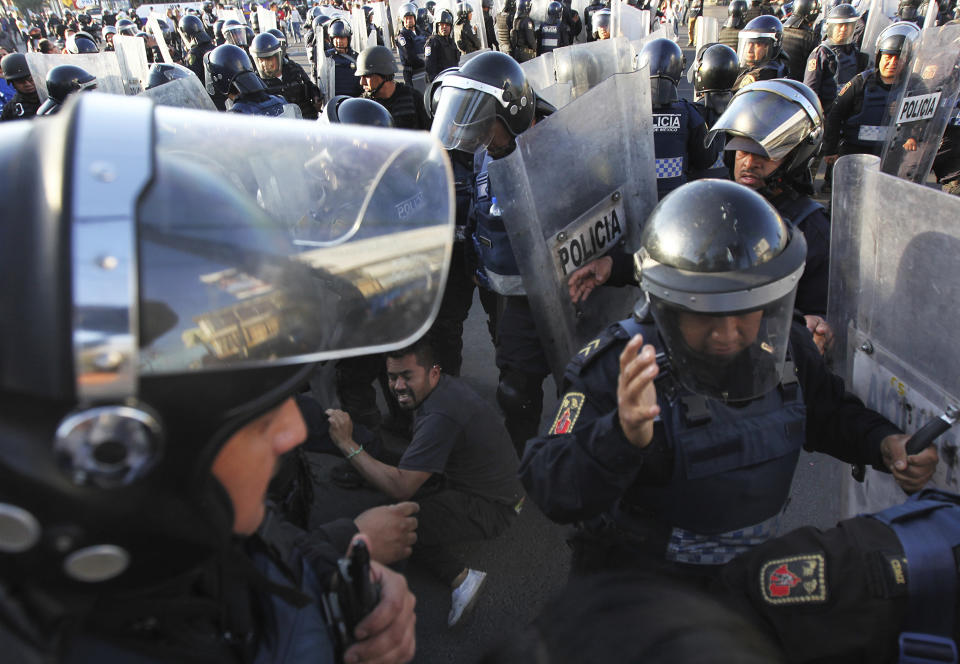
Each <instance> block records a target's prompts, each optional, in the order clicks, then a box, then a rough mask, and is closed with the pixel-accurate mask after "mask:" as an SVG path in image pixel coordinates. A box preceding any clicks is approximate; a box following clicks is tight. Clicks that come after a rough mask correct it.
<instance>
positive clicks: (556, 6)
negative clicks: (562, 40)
mask: <svg viewBox="0 0 960 664" xmlns="http://www.w3.org/2000/svg"><path fill="white" fill-rule="evenodd" d="M562 18H563V5H562V4H560V3H559V2H557V0H553V2H551V3H550V4H549V5H547V22H548V23H549V24H550V25H557V24H559V23H560V20H561V19H562Z"/></svg>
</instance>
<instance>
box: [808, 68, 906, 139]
mask: <svg viewBox="0 0 960 664" xmlns="http://www.w3.org/2000/svg"><path fill="white" fill-rule="evenodd" d="M891 101H892V100H891V99H890V86H889V85H887V84H886V83H884V82H883V81H881V80H880V77H879V76H878V75H877V72H876V70H875V69H871V70H870V71H867V72H861V73H859V74H857V75H856V76H854V77H853V78H852V79H851V80H850V82H849V83H847V84H846V85H845V86H843V88H842V89H841V90H840V94H839V95H838V96H837V99H836V102H834V105H833V108H831V109H830V113H829V114H828V115H827V118H826V123H825V126H824V137H823V154H825V155H830V154H840V155H846V154H857V153H862V154H875V155H877V156H879V155H880V153H881V152H882V151H883V146H884V142H885V140H886V137H887V127H885V126H884V125H883V122H884V120H885V118H886V114H887V106H888V105H889V103H890V102H891Z"/></svg>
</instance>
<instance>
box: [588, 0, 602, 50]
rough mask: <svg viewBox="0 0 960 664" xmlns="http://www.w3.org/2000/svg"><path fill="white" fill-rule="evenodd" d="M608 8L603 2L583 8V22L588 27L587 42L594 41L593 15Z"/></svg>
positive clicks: (592, 3)
mask: <svg viewBox="0 0 960 664" xmlns="http://www.w3.org/2000/svg"><path fill="white" fill-rule="evenodd" d="M606 8H607V6H606V5H604V4H603V3H602V2H591V3H590V4H589V5H587V6H586V7H584V8H583V22H584V23H585V24H586V26H587V41H594V37H593V33H594V29H593V15H594V14H595V13H596V12H598V11H600V10H601V9H606Z"/></svg>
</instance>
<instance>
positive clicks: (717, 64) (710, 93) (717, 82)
mask: <svg viewBox="0 0 960 664" xmlns="http://www.w3.org/2000/svg"><path fill="white" fill-rule="evenodd" d="M739 73H740V63H739V62H738V61H737V53H736V51H734V50H733V49H732V48H730V47H729V46H727V45H726V44H711V45H710V46H708V47H707V48H705V49H703V50H702V51H701V52H700V56H699V57H698V58H697V64H696V70H695V71H694V74H693V90H694V93H695V94H696V96H697V97H698V98H700V97H702V98H703V102H704V103H705V104H706V105H707V106H709V107H710V108H712V109H713V110H714V111H715V112H717V113H723V111H724V110H726V108H727V104H729V103H730V98H731V97H732V96H733V85H734V83H736V80H737V76H738V74H739Z"/></svg>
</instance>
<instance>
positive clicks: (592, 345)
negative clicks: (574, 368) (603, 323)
mask: <svg viewBox="0 0 960 664" xmlns="http://www.w3.org/2000/svg"><path fill="white" fill-rule="evenodd" d="M599 347H600V337H597V338H596V339H594V340H593V341H591V342H589V343H588V344H587V345H586V346H584V347H583V348H581V349H580V350H578V351H577V355H578V356H579V357H582V358H583V359H587V358H588V357H590V354H591V353H593V352H594V351H595V350H597V348H599Z"/></svg>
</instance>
